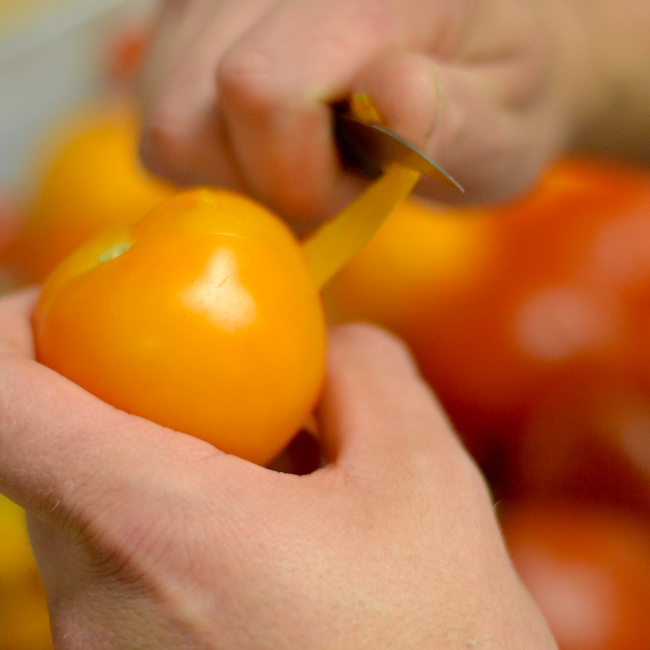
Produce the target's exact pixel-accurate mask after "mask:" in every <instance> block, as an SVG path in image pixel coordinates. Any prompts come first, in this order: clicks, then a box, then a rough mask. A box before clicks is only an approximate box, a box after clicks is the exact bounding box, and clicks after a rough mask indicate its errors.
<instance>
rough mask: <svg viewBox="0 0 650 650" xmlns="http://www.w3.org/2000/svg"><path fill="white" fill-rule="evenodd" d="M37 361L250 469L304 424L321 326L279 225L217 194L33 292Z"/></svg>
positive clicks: (107, 238) (183, 200)
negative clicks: (36, 295)
mask: <svg viewBox="0 0 650 650" xmlns="http://www.w3.org/2000/svg"><path fill="white" fill-rule="evenodd" d="M34 329H35V339H36V349H37V358H38V360H39V361H40V362H42V363H44V364H45V365H47V366H49V367H51V368H52V369H54V370H56V371H57V372H59V373H60V374H62V375H64V376H66V377H68V378H69V379H71V380H72V381H74V382H76V383H77V384H79V385H80V386H82V387H84V388H86V389H87V390H88V391H89V392H91V393H93V394H94V395H96V396H97V397H100V398H101V399H103V400H104V401H106V402H108V403H109V404H112V405H113V406H116V407H117V408H120V409H122V410H125V411H127V412H128V413H132V414H136V415H140V416H142V417H145V418H147V419H149V420H152V421H154V422H157V423H158V424H162V425H164V426H167V427H170V428H172V429H175V430H177V431H181V432H184V433H188V434H191V435H193V436H196V437H198V438H201V439H203V440H206V441H208V442H211V443H212V444H214V445H215V446H216V447H218V448H219V449H221V450H223V451H226V452H229V453H233V454H236V455H238V456H241V457H243V458H246V459H248V460H251V461H254V462H256V463H259V464H265V463H267V462H269V461H270V460H271V459H272V458H273V457H274V456H275V455H276V454H277V453H278V452H279V451H280V450H281V449H282V448H283V447H284V446H285V445H286V444H287V443H288V442H289V441H290V439H291V438H292V437H293V435H294V434H295V433H296V432H297V431H298V429H299V428H300V427H301V425H302V424H303V423H304V422H305V421H306V419H307V417H308V415H309V413H310V412H311V409H312V408H313V406H314V404H315V401H316V399H317V396H318V393H319V390H320V387H321V383H322V379H323V374H324V360H325V335H326V332H325V321H324V316H323V311H322V306H321V302H320V298H319V296H318V293H317V291H316V289H315V287H314V284H313V282H312V279H311V276H310V274H309V271H308V268H307V265H306V262H305V259H304V257H303V255H302V251H301V249H300V247H299V245H298V243H297V241H296V240H295V239H294V237H293V235H292V234H291V232H290V231H289V230H288V228H287V227H286V226H285V225H284V224H283V223H282V222H281V221H280V220H279V219H277V218H276V217H275V216H274V215H272V214H271V213H270V212H269V211H268V210H266V209H265V208H263V207H262V206H260V205H259V204H256V203H254V202H253V201H252V200H250V199H248V198H245V197H243V196H241V195H237V194H235V193H233V192H230V191H226V190H207V189H198V190H191V191H188V192H184V193H182V194H179V195H177V196H176V197H174V198H172V199H170V200H169V201H168V202H166V203H164V204H162V205H161V206H160V207H159V208H157V209H156V210H154V211H153V212H151V213H150V214H149V215H148V216H147V217H146V218H145V219H143V220H142V221H140V222H138V223H137V224H136V225H135V226H133V227H132V228H122V229H118V230H114V231H110V232H108V233H106V234H104V235H101V236H100V237H98V238H97V239H95V240H92V241H90V242H88V243H87V244H86V245H84V246H82V247H81V248H80V249H78V250H77V251H76V252H75V253H73V254H72V255H71V256H70V257H69V258H67V259H66V260H65V261H64V262H63V263H62V264H61V265H59V267H57V269H56V270H55V271H54V273H53V274H52V275H51V276H50V278H49V279H48V281H47V282H46V284H45V286H44V288H43V291H42V294H41V297H40V301H39V303H38V306H37V310H36V313H35V316H34Z"/></svg>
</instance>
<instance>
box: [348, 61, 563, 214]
mask: <svg viewBox="0 0 650 650" xmlns="http://www.w3.org/2000/svg"><path fill="white" fill-rule="evenodd" d="M520 77H522V71H521V70H520V69H519V67H517V65H515V64H514V63H513V64H508V63H507V62H506V63H502V64H500V65H493V66H470V65H460V64H453V63H449V62H437V61H434V60H433V59H431V58H429V57H427V56H424V55H420V54H411V53H394V54H391V55H388V56H386V57H383V58H382V59H380V60H378V61H376V62H375V63H373V64H372V65H371V66H370V67H368V68H367V69H366V70H365V71H364V72H363V73H362V74H361V75H360V76H359V78H358V79H357V81H356V84H355V88H354V92H358V93H366V94H368V95H369V96H370V97H371V99H372V101H373V103H374V104H375V105H376V107H377V110H378V112H379V114H380V116H381V118H382V120H383V121H384V122H385V124H386V125H387V126H388V127H389V128H390V129H392V130H394V131H395V132H396V133H398V134H399V135H401V136H402V137H403V138H405V139H406V140H408V141H409V142H411V143H412V144H414V145H416V146H417V147H420V148H421V149H422V150H423V151H424V152H425V153H426V154H427V155H428V156H430V157H431V158H432V159H433V160H434V161H435V162H436V163H437V164H439V165H440V166H441V167H443V169H445V171H447V172H448V173H449V174H451V175H452V176H453V177H454V178H455V179H456V180H457V181H458V182H459V183H460V184H461V185H462V186H463V187H464V188H465V194H461V193H460V192H458V191H457V190H456V189H455V188H451V187H447V186H446V185H441V184H440V183H437V182H434V181H432V180H430V179H423V181H422V183H421V185H420V187H419V189H420V190H421V191H423V192H424V193H426V194H428V195H431V196H433V197H434V198H435V199H437V200H440V201H445V202H450V203H467V202H486V201H487V202H489V201H497V200H503V199H505V198H510V197H511V196H513V195H515V194H516V193H518V192H521V191H522V190H523V189H525V188H526V187H527V186H528V185H529V184H530V183H531V182H532V181H533V180H534V179H535V178H536V176H537V175H538V174H539V173H540V170H541V169H542V168H543V166H544V165H545V164H547V162H548V160H549V159H550V158H551V157H552V156H553V155H555V153H556V152H557V150H558V149H559V146H560V145H559V132H556V131H557V129H555V130H554V129H553V124H554V123H553V122H552V121H551V120H544V119H542V118H541V115H539V114H538V113H539V111H537V112H536V111H534V110H532V109H530V108H529V107H528V104H527V103H526V102H524V101H523V100H521V99H520V98H519V99H518V97H519V95H520V94H522V93H523V90H521V88H520V87H521V86H523V85H525V84H523V83H522V82H521V79H520Z"/></svg>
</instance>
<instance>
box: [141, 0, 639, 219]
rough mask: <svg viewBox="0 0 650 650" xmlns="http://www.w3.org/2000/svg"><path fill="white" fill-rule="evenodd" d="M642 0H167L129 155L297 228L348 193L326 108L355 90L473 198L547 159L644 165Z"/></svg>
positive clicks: (489, 197)
mask: <svg viewBox="0 0 650 650" xmlns="http://www.w3.org/2000/svg"><path fill="white" fill-rule="evenodd" d="M648 33H650V6H649V5H648V4H647V3H645V2H643V0H626V2H624V3H622V4H621V2H619V1H618V0H543V1H541V0H437V1H433V0H223V1H221V2H217V1H215V0H166V1H165V2H164V3H163V4H162V11H161V15H160V19H159V24H158V29H157V35H156V38H155V39H154V46H153V49H152V53H151V56H150V59H149V63H148V66H147V68H146V70H145V75H144V80H143V85H142V100H143V108H144V128H143V143H142V152H143V155H144V159H145V161H146V162H147V163H148V164H149V165H150V166H151V167H152V168H153V169H154V170H155V171H157V172H158V173H160V174H162V175H164V176H167V177H169V178H171V179H173V180H175V181H177V182H181V183H190V184H196V183H208V184H215V185H221V186H228V187H234V188H236V189H239V190H242V191H244V192H246V193H248V194H250V195H252V196H253V197H255V198H257V199H259V200H261V201H262V202H264V203H265V204H267V205H269V206H271V207H272V208H274V209H275V210H277V211H278V212H279V213H280V214H282V215H283V216H284V217H285V218H287V219H288V220H289V221H290V222H291V223H292V225H293V226H294V228H295V229H296V230H297V231H298V232H304V231H306V230H309V229H310V228H312V227H313V226H314V225H315V224H316V223H317V222H319V221H320V220H322V219H325V218H327V217H329V216H331V215H332V214H333V213H335V212H336V211H337V210H339V209H340V208H341V207H342V206H343V205H345V204H346V203H347V202H349V201H350V199H351V198H352V197H353V196H354V195H355V194H356V193H358V191H359V190H360V189H361V188H362V187H363V183H362V182H361V181H360V179H359V178H358V177H356V176H355V175H354V174H352V173H349V172H347V171H345V170H343V169H341V166H340V164H339V161H338V158H337V154H336V149H335V146H334V143H333V141H332V137H331V111H330V108H329V105H330V103H331V102H333V101H336V100H340V99H342V98H345V97H347V96H350V94H351V93H355V92H366V93H368V94H369V95H370V97H371V98H372V99H373V100H374V102H375V104H376V105H377V107H378V109H379V113H380V115H381V116H382V118H383V119H384V121H385V122H386V123H387V125H388V126H390V127H391V128H393V129H394V130H395V131H397V132H398V133H399V134H401V135H402V136H404V137H406V138H407V139H408V140H410V141H412V142H413V143H414V144H417V145H418V146H420V147H422V148H423V149H424V150H425V151H426V152H427V153H428V154H429V155H431V156H432V157H433V158H434V159H435V160H436V161H437V162H438V163H440V164H441V165H442V166H443V167H444V168H445V169H446V170H447V171H449V172H450V173H451V174H452V175H453V176H454V177H455V178H457V180H458V181H459V182H460V183H461V184H463V185H464V186H465V188H466V190H467V192H466V194H465V195H464V196H463V195H461V194H460V193H458V192H455V191H449V190H448V189H447V188H445V187H444V186H440V185H439V184H435V183H434V182H425V183H423V184H422V186H421V187H420V188H419V189H420V190H421V191H423V192H425V193H427V194H428V195H430V196H433V197H435V198H439V199H444V200H451V201H478V202H486V201H493V200H503V199H508V198H511V197H513V196H515V195H517V194H518V193H520V192H522V191H523V190H524V189H525V188H527V187H528V186H529V185H530V184H531V183H532V182H533V181H534V180H535V179H536V178H537V177H538V176H539V174H540V173H541V172H542V171H543V170H544V169H545V167H546V166H547V165H548V164H549V162H550V161H551V160H552V159H554V158H555V157H556V156H557V155H558V154H560V153H565V152H567V151H575V150H584V149H595V150H600V151H607V152H609V153H614V154H617V155H624V156H627V157H636V158H644V157H645V160H647V159H648V158H647V156H648V154H647V150H648V145H649V144H650V127H649V126H648V123H649V122H648V120H647V107H648V105H650V82H649V81H648V75H647V73H646V72H647V61H648V60H650V44H649V43H650V39H648V38H647V34H648Z"/></svg>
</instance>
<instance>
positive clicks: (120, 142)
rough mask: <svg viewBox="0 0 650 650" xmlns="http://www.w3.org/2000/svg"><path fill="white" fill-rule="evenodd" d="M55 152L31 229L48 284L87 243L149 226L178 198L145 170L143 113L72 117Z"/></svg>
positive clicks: (37, 274)
mask: <svg viewBox="0 0 650 650" xmlns="http://www.w3.org/2000/svg"><path fill="white" fill-rule="evenodd" d="M47 149H48V153H47V154H45V155H44V160H45V163H44V173H43V178H42V181H41V182H40V186H39V188H38V192H37V197H36V201H35V204H34V207H33V210H32V212H31V214H30V216H29V220H28V224H27V233H26V239H27V241H26V245H25V247H26V249H27V250H26V252H25V255H26V257H27V258H28V259H27V265H28V266H29V267H30V268H29V270H28V273H27V274H28V276H29V279H30V280H36V281H42V280H43V279H44V278H45V277H46V276H47V274H48V273H50V271H52V269H53V268H54V267H55V266H56V265H57V264H58V263H59V262H60V261H61V260H63V259H64V258H65V257H67V256H68V255H69V254H70V253H71V252H72V251H73V250H74V249H75V248H77V247H78V246H80V245H81V244H82V243H83V242H85V241H87V240H88V239H90V238H91V237H94V236H95V235H97V234H98V233H100V232H102V231H104V230H106V229H107V228H112V227H116V226H122V225H127V224H131V223H133V222H135V221H137V220H139V219H141V218H142V217H144V216H145V215H146V214H147V213H148V212H149V211H150V210H152V209H153V208H154V207H156V206H158V205H160V204H161V203H162V202H163V201H165V200H166V199H168V198H170V197H171V196H172V195H173V194H174V193H175V192H176V191H177V190H175V189H174V188H172V187H171V186H169V185H167V184H165V183H163V182H162V181H159V180H158V179H156V178H154V177H153V176H151V175H150V174H149V173H147V172H146V171H145V170H144V168H143V167H142V166H141V164H140V162H139V160H138V125H137V120H136V117H135V113H134V111H133V110H132V108H131V107H129V106H126V105H123V104H118V103H115V104H112V103H106V104H104V105H101V106H97V107H94V108H92V109H90V110H88V109H86V110H85V111H82V112H79V113H76V114H74V115H72V116H71V117H70V118H69V119H68V120H67V121H66V123H65V124H64V125H63V126H60V127H59V128H58V131H57V133H56V137H54V139H53V142H52V143H51V144H50V145H49V147H47Z"/></svg>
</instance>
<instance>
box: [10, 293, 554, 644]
mask: <svg viewBox="0 0 650 650" xmlns="http://www.w3.org/2000/svg"><path fill="white" fill-rule="evenodd" d="M34 298H35V296H34V294H33V293H29V292H28V293H23V294H19V295H16V296H13V297H10V298H7V299H4V300H3V301H2V302H0V395H1V396H2V400H1V402H0V489H1V490H2V492H4V493H5V494H7V495H8V496H9V497H10V498H12V499H13V500H15V501H16V502H17V503H19V504H20V505H22V506H23V507H25V508H26V509H27V510H28V511H29V512H30V513H31V516H30V521H29V525H30V533H31V538H32V543H33V546H34V551H35V554H36V557H37V560H38V562H39V566H40V569H41V571H42V575H43V579H44V582H45V587H46V591H47V596H48V601H49V606H50V612H51V619H52V625H53V635H54V639H55V644H56V647H57V648H58V649H60V650H68V649H74V650H76V649H77V648H84V650H92V649H93V648H138V649H139V650H141V649H152V648H165V650H173V649H174V648H183V649H184V650H187V649H189V648H222V649H235V648H237V649H244V648H255V649H256V650H260V649H263V648H269V649H271V648H272V649H273V650H282V649H284V648H286V649H291V650H297V649H300V648H309V649H310V650H318V649H320V648H323V649H324V648H337V649H340V650H345V649H346V648H351V649H352V648H354V649H355V650H362V649H363V648H368V649H370V648H372V649H373V650H377V649H380V648H400V649H403V650H406V649H408V648H433V647H441V648H442V647H444V648H467V647H470V646H471V647H474V646H476V647H484V648H513V649H514V648H529V649H531V650H533V649H538V648H553V647H555V646H554V643H553V641H552V639H551V638H550V636H549V633H548V631H547V628H546V626H545V624H544V622H543V621H542V620H541V618H540V615H539V613H538V612H537V610H536V608H535V606H534V605H533V604H532V602H531V600H530V599H529V597H528V596H527V594H526V592H525V591H524V589H523V587H522V585H521V584H520V582H519V580H518V579H517V577H516V575H515V574H514V572H513V569H512V567H511V564H510V561H509V560H508V557H507V555H506V552H505V550H504V546H503V543H502V540H501V536H500V533H499V529H498V527H497V524H496V521H495V517H494V514H493V511H492V506H491V503H490V499H489V496H488V493H487V490H486V487H485V485H484V483H483V481H482V479H481V476H480V474H479V472H478V471H477V469H476V467H475V466H474V464H473V463H472V461H471V460H470V459H469V457H468V456H467V454H466V453H465V452H464V451H463V449H462V448H461V446H460V444H459V442H458V440H457V439H456V437H455V436H454V434H453V433H452V431H451V430H450V427H449V424H448V423H447V421H446V420H445V418H444V415H443V414H442V412H441V409H440V408H439V406H438V404H437V403H436V402H435V400H434V398H433V397H432V395H431V393H430V392H429V390H428V389H427V387H426V386H425V385H424V383H423V382H422V380H421V379H420V378H419V376H418V374H417V372H416V369H415V367H414V364H413V362H412V361H411V359H410V358H409V357H408V355H407V353H406V352H405V350H404V348H403V346H402V345H401V344H400V343H398V342H397V341H396V340H395V339H393V338H391V337H390V336H388V335H387V334H385V333H383V332H381V331H379V330H377V329H375V328H372V327H369V326H361V325H356V326H348V327H344V328H341V329H337V330H334V331H332V333H331V348H330V359H329V376H328V380H327V385H326V386H325V390H324V395H323V400H322V403H321V406H320V410H319V413H318V417H317V419H318V424H319V427H320V432H321V435H322V439H323V444H324V449H325V453H326V455H327V457H328V458H329V459H330V463H329V464H328V465H326V466H325V467H323V468H322V469H319V470H317V471H315V472H313V473H312V474H310V475H308V476H302V477H299V476H294V475H289V474H281V473H278V472H274V471H272V470H269V469H265V468H262V467H258V466H256V465H252V464H250V463H248V462H246V461H243V460H240V459H238V458H235V457H233V456H228V455H226V454H223V453H221V452H219V451H217V450H216V449H215V448H213V447H211V446H210V445H208V444H206V443H204V442H201V441H199V440H196V439H194V438H191V437H189V436H186V435H183V434H180V433H176V432H174V431H170V430H168V429H164V428H162V427H159V426H157V425H154V424H152V423H150V422H147V421H145V420H143V419H140V418H137V417H134V416H130V415H128V414H126V413H124V412H121V411H118V410H116V409H114V408H112V407H110V406H108V405H107V404H105V403H103V402H101V401H99V400H98V399H96V398H95V397H93V396H92V395H90V394H88V393H86V392H85V391H84V390H83V389H81V388H80V387H78V386H76V385H75V384H72V383H71V382H69V381H68V380H66V379H65V378H63V377H61V376H60V375H57V374H56V373H54V372H53V371H51V370H49V369H48V368H45V367H44V366H41V365H39V364H38V363H37V362H36V361H35V360H34V350H33V344H32V335H31V330H30V325H29V318H30V313H31V310H32V309H33V302H34Z"/></svg>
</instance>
